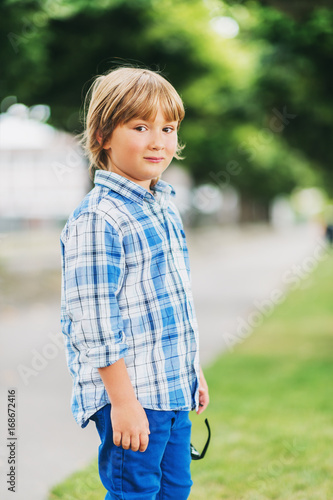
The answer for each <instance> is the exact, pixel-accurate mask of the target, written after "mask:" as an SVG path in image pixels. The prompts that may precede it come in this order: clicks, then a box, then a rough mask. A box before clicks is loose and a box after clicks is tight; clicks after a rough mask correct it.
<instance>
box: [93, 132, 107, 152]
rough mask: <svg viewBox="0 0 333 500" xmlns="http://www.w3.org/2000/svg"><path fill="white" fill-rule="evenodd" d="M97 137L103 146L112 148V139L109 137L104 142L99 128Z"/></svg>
mask: <svg viewBox="0 0 333 500" xmlns="http://www.w3.org/2000/svg"><path fill="white" fill-rule="evenodd" d="M96 139H97V142H98V144H101V145H102V146H103V149H110V139H108V140H107V141H104V143H103V137H102V134H101V132H100V130H97V132H96Z"/></svg>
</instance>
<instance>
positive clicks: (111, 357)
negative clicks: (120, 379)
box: [63, 213, 128, 368]
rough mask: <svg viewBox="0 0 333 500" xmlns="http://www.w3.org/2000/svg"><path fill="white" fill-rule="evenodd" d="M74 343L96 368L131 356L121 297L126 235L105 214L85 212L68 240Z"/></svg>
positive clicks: (66, 276)
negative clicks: (121, 308)
mask: <svg viewBox="0 0 333 500" xmlns="http://www.w3.org/2000/svg"><path fill="white" fill-rule="evenodd" d="M63 256H64V293H65V304H66V314H67V315H68V317H69V318H70V321H71V328H70V342H71V344H72V346H73V349H76V350H78V351H79V352H80V355H82V356H83V357H84V358H86V361H87V362H88V363H89V364H90V365H91V366H93V367H95V368H101V367H104V366H109V365H111V364H113V363H115V362H116V361H117V360H118V359H120V358H122V357H124V356H125V354H126V352H127V350H128V345H127V343H126V337H125V334H124V331H123V320H122V317H121V312H120V310H119V306H118V301H117V296H118V294H119V291H120V289H121V286H122V282H123V279H124V270H125V260H124V250H123V247H122V242H121V238H120V236H119V234H118V232H117V231H116V229H115V228H114V227H113V226H112V225H111V224H109V223H108V222H107V221H106V220H105V218H104V217H103V216H102V215H99V214H97V213H85V214H82V215H81V216H80V217H79V218H78V219H77V220H76V221H73V223H72V225H71V227H70V228H69V230H68V233H67V238H66V241H64V242H63Z"/></svg>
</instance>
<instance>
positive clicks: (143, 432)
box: [111, 399, 150, 451]
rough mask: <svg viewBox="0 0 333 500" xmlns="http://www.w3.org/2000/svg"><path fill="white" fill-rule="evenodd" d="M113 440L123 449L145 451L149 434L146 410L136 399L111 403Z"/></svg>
mask: <svg viewBox="0 0 333 500" xmlns="http://www.w3.org/2000/svg"><path fill="white" fill-rule="evenodd" d="M111 422H112V429H113V442H114V444H115V445H116V446H122V448H124V450H129V449H131V450H133V451H138V450H139V451H145V450H146V449H147V446H148V442H149V437H148V435H149V434H150V430H149V422H148V418H147V415H146V412H145V411H144V409H143V408H142V406H141V404H140V403H139V401H138V400H137V399H133V400H132V399H131V400H130V401H128V402H126V403H122V404H121V405H118V406H117V405H116V406H115V405H111Z"/></svg>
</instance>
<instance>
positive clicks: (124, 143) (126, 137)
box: [104, 107, 178, 190]
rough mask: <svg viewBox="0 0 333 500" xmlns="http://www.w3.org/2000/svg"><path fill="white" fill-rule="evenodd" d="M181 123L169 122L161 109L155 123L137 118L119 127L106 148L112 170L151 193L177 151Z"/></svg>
mask: <svg viewBox="0 0 333 500" xmlns="http://www.w3.org/2000/svg"><path fill="white" fill-rule="evenodd" d="M177 125H178V122H177V121H175V122H168V121H167V120H166V119H165V117H164V115H163V113H162V110H161V108H160V107H159V108H158V112H157V115H156V117H155V120H151V119H150V120H148V121H147V120H142V119H140V118H133V119H132V120H131V121H129V122H127V123H124V124H121V125H118V126H117V127H116V128H115V129H114V131H113V132H112V135H111V137H110V139H109V140H107V141H106V142H105V144H104V149H106V150H107V153H108V156H109V158H110V170H111V171H112V172H115V173H117V174H119V175H122V176H123V177H126V178H127V179H130V180H131V181H133V182H136V183H137V184H140V186H142V187H144V188H146V189H147V190H149V186H150V181H151V180H152V179H153V178H154V177H158V176H159V175H161V174H162V172H164V170H165V169H166V168H167V167H168V166H169V164H170V162H171V160H172V158H173V157H174V155H175V153H176V150H177Z"/></svg>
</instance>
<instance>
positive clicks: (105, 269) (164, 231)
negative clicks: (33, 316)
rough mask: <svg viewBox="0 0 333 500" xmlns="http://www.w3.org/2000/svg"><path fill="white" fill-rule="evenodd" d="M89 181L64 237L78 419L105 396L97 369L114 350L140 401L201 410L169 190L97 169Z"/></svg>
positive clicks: (67, 334)
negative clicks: (148, 186) (143, 185)
mask: <svg viewBox="0 0 333 500" xmlns="http://www.w3.org/2000/svg"><path fill="white" fill-rule="evenodd" d="M94 182H95V187H94V188H93V189H92V190H91V191H90V192H89V193H88V194H87V195H86V197H85V198H84V199H83V200H82V202H81V204H80V205H79V206H78V207H77V208H76V209H75V210H74V211H73V213H72V214H71V215H70V217H69V219H68V221H67V223H66V225H65V227H64V229H63V230H62V233H61V237H60V244H61V256H62V290H61V327H62V332H63V334H64V341H65V347H66V358H67V364H68V368H69V371H70V374H71V376H72V379H73V393H72V412H73V415H74V418H75V420H76V422H77V423H78V424H79V425H81V427H85V426H86V425H87V424H88V422H89V420H88V419H89V417H90V416H91V415H92V414H93V413H95V412H96V411H97V410H99V409H100V408H102V407H103V406H104V405H106V404H108V403H109V402H110V401H109V398H108V395H107V392H106V389H105V387H104V384H103V382H102V379H101V377H100V375H99V372H98V370H97V368H99V367H104V366H109V365H111V364H112V363H115V362H116V361H117V360H119V359H120V358H124V360H125V364H126V367H127V371H128V374H129V377H130V380H131V383H132V385H133V388H134V391H135V394H136V397H137V399H138V400H139V402H140V403H141V405H142V406H143V407H144V408H149V409H155V410H176V409H177V410H193V409H198V404H199V399H198V398H199V394H198V388H199V376H200V375H199V370H200V367H199V335H198V325H197V321H196V317H195V310H194V304H193V297H192V292H191V278H190V267H189V256H188V249H187V244H186V238H185V233H184V229H183V224H182V221H181V218H180V215H179V212H178V210H177V208H176V206H175V205H174V203H173V202H172V201H171V196H174V195H175V191H174V189H173V187H172V186H171V185H170V184H168V183H166V182H165V181H163V180H159V181H158V183H157V184H156V185H155V187H153V188H152V190H153V192H154V194H151V193H150V192H149V191H148V190H147V189H145V188H144V187H142V186H140V185H139V184H137V183H135V182H133V181H131V180H129V179H127V178H125V177H122V176H120V175H118V174H116V173H113V172H107V171H103V170H98V171H97V172H96V174H95V179H94Z"/></svg>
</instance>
